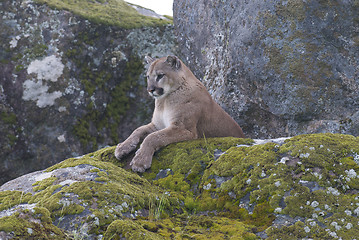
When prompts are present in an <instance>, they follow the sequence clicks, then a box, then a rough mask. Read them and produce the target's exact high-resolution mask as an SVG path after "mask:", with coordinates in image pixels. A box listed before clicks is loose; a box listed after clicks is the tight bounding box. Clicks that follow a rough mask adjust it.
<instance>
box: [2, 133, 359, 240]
mask: <svg viewBox="0 0 359 240" xmlns="http://www.w3.org/2000/svg"><path fill="white" fill-rule="evenodd" d="M114 149H115V147H108V148H104V149H101V150H98V151H96V152H94V153H90V154H87V155H84V156H81V157H77V158H70V159H67V160H65V161H63V162H60V163H58V164H56V165H54V166H52V167H50V168H48V169H46V170H42V171H38V172H34V173H31V174H28V175H25V176H23V177H20V178H18V179H15V180H12V181H10V182H7V183H6V184H4V185H2V186H1V187H0V236H1V237H2V238H3V239H11V238H15V239H28V238H34V239H41V238H45V239H48V238H51V239H71V238H77V239H78V238H81V239H82V238H86V239H112V238H113V236H117V238H118V239H138V238H139V237H142V238H146V239H171V238H178V239H182V238H188V237H190V236H194V235H195V236H196V237H197V238H203V239H214V238H216V239H224V238H234V239H261V238H268V239H336V238H338V239H340V238H341V239H354V238H355V237H356V236H357V234H358V230H357V229H356V227H355V226H356V225H357V222H358V221H359V197H358V194H359V174H358V173H359V139H358V137H353V136H351V135H341V134H311V135H298V136H295V137H292V138H288V139H286V140H284V141H282V140H270V139H268V140H267V141H261V142H259V141H253V140H251V139H236V138H213V139H206V140H203V139H201V140H194V141H187V142H181V143H177V144H172V145H169V146H167V147H165V148H163V149H161V150H160V151H159V152H157V153H156V154H155V157H154V159H153V163H152V166H151V168H150V170H149V171H147V172H145V173H143V174H141V175H139V174H137V173H133V172H131V171H130V170H125V169H126V168H127V165H128V162H126V161H125V162H118V161H117V160H116V158H115V157H114ZM219 151H220V152H221V153H222V154H221V155H220V156H219V157H218V156H215V152H219ZM216 158H218V159H216ZM283 159H284V160H283ZM129 160H130V159H129ZM129 160H127V161H129ZM293 162H295V164H292V163H293ZM164 169H166V170H164ZM163 172H165V174H163ZM159 174H160V175H161V177H160V178H159V177H158V176H159Z"/></svg>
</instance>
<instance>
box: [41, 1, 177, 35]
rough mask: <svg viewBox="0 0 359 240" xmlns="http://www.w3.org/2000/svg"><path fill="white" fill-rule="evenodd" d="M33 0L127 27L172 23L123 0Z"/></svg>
mask: <svg viewBox="0 0 359 240" xmlns="http://www.w3.org/2000/svg"><path fill="white" fill-rule="evenodd" d="M35 2H38V3H42V4H43V3H45V4H47V5H49V6H50V7H52V8H56V9H61V10H62V9H64V10H68V11H71V12H73V13H75V14H77V15H80V16H82V17H84V18H85V19H89V20H90V21H91V22H95V23H99V24H104V25H112V26H118V27H121V28H127V29H130V28H139V27H144V26H147V27H154V26H158V25H165V24H172V20H171V19H157V18H154V17H147V16H144V15H141V14H140V13H138V12H137V11H136V9H134V8H133V7H131V6H130V5H129V4H128V3H126V2H125V1H123V0H99V1H87V0H79V1H75V0H65V1H60V0H35Z"/></svg>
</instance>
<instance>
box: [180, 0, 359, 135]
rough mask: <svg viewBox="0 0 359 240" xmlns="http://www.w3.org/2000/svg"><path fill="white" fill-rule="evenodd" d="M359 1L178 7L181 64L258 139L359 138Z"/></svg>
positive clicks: (199, 1) (197, 1)
mask: <svg viewBox="0 0 359 240" xmlns="http://www.w3.org/2000/svg"><path fill="white" fill-rule="evenodd" d="M358 12H359V2H358V1H345V0H340V1H320V0H310V1H298V0H289V1H287V0H274V1H240V0H227V1H207V0H187V1H174V25H175V33H176V35H177V42H178V45H179V46H178V50H179V55H180V56H181V58H182V59H183V60H184V61H185V62H186V63H187V64H188V66H189V67H190V68H191V69H192V70H193V71H194V73H195V75H196V76H197V77H199V78H200V79H201V80H202V81H203V82H204V83H205V85H206V86H207V88H208V89H209V91H210V93H211V95H212V96H213V97H214V98H215V99H216V100H217V101H218V102H219V103H220V104H221V105H222V106H223V107H224V108H225V109H226V110H227V111H228V112H229V113H230V115H231V116H233V117H234V118H235V120H237V122H238V123H239V124H240V125H241V126H242V127H243V129H244V132H245V133H246V134H247V135H248V136H250V137H261V138H268V137H281V136H293V135H297V134H302V133H318V132H336V133H347V134H353V135H359V110H358V109H359V94H358V91H359V69H358V66H359V37H358V34H359V14H358Z"/></svg>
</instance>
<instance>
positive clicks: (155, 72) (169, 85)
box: [146, 56, 182, 99]
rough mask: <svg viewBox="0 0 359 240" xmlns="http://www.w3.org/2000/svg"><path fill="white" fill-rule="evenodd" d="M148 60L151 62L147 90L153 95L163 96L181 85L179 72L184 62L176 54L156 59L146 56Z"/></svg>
mask: <svg viewBox="0 0 359 240" xmlns="http://www.w3.org/2000/svg"><path fill="white" fill-rule="evenodd" d="M146 61H147V63H148V64H150V66H149V68H148V71H147V91H148V93H149V94H150V95H151V96H152V97H154V98H155V99H159V98H163V97H165V96H167V95H168V94H170V93H171V92H173V91H174V90H176V89H177V88H178V87H179V85H180V82H179V81H178V76H179V75H178V73H179V71H180V70H181V66H182V64H181V61H180V60H179V59H178V58H177V57H176V56H168V57H163V58H160V59H156V60H155V59H152V58H151V57H146Z"/></svg>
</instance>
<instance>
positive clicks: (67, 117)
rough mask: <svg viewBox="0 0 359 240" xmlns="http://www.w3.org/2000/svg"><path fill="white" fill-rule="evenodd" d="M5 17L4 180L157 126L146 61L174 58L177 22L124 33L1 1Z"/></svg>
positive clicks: (0, 141) (1, 60) (0, 51)
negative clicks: (147, 125) (146, 126)
mask: <svg viewBox="0 0 359 240" xmlns="http://www.w3.org/2000/svg"><path fill="white" fill-rule="evenodd" d="M47 2H51V1H47ZM52 2H55V1H52ZM65 2H67V1H65ZM65 2H61V1H59V3H65ZM100 2H102V1H77V3H78V4H80V3H82V4H84V3H88V4H90V3H93V4H95V3H97V4H98V6H101V3H100ZM117 2H119V3H120V2H121V1H117ZM104 4H105V3H104ZM123 4H124V3H123ZM72 7H73V8H75V5H72ZM129 8H130V9H133V8H132V7H129ZM80 10H83V8H82V9H80ZM90 10H91V9H90ZM133 11H135V10H134V9H133ZM89 12H91V11H87V14H89ZM135 12H136V11H135ZM0 16H1V17H0V29H1V31H0V165H1V169H0V183H4V182H5V181H8V180H9V179H12V178H15V177H17V176H20V175H22V174H24V173H26V172H31V171H34V170H39V169H44V168H46V167H48V166H51V165H53V164H55V163H56V162H59V161H61V160H63V159H65V158H68V157H71V156H78V155H81V154H84V153H87V152H90V151H94V150H97V149H98V148H100V147H103V146H106V145H113V144H116V143H117V142H118V141H120V140H123V139H124V138H126V137H127V136H128V135H129V134H130V133H131V131H132V130H133V129H134V128H136V127H138V126H139V125H141V124H143V123H147V122H149V121H150V116H151V109H152V108H151V105H152V99H150V98H149V97H147V93H146V90H145V81H144V77H143V72H144V66H143V63H142V58H143V56H144V55H146V54H152V56H162V55H163V54H171V53H172V51H173V46H174V40H173V35H172V32H173V26H172V25H163V24H162V25H157V26H152V27H148V26H147V27H146V26H143V27H141V28H136V29H123V28H120V27H118V26H117V25H116V26H117V27H114V26H110V25H106V24H103V23H101V24H97V23H94V22H97V21H96V19H94V18H93V17H92V18H91V21H89V20H87V19H86V18H85V17H86V15H84V16H82V17H80V16H78V15H75V14H73V13H71V12H70V11H67V10H56V9H52V8H49V7H48V6H47V5H44V4H38V3H36V2H34V1H29V0H26V1H25V0H24V1H13V0H5V1H0ZM135 20H136V19H130V20H123V21H135ZM141 21H142V20H140V21H137V20H136V23H137V24H139V23H141ZM158 21H163V20H158ZM99 22H101V21H100V20H99ZM122 23H123V22H122Z"/></svg>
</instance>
